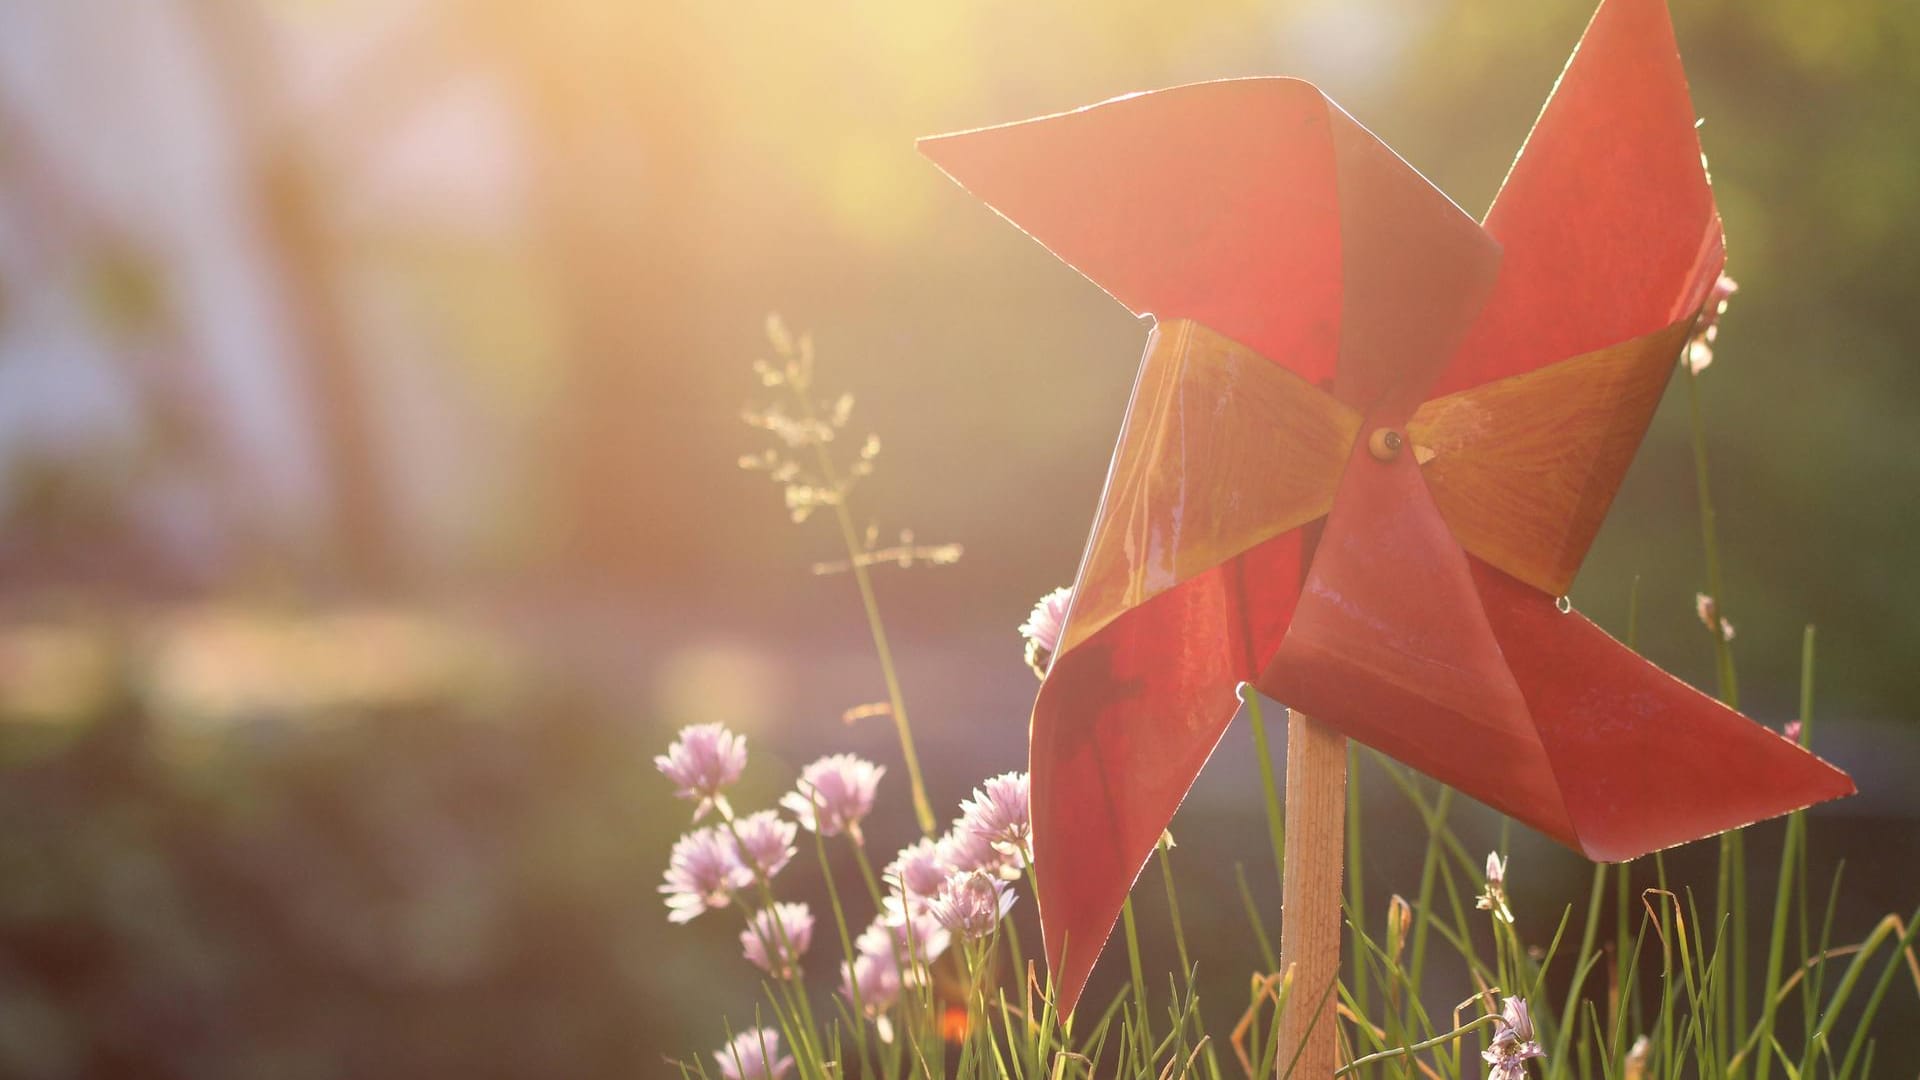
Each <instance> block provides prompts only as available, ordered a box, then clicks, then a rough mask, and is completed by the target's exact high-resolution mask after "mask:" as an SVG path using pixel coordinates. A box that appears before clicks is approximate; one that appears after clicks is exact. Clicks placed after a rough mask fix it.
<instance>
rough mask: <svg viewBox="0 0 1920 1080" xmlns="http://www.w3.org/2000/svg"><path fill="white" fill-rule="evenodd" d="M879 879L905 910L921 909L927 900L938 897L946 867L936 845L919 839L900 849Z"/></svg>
mask: <svg viewBox="0 0 1920 1080" xmlns="http://www.w3.org/2000/svg"><path fill="white" fill-rule="evenodd" d="M881 876H882V877H883V878H884V879H885V880H886V883H887V886H888V887H889V888H890V889H892V890H893V891H894V892H895V894H897V895H898V896H899V897H900V899H901V900H902V902H903V903H904V904H905V905H906V907H907V908H908V909H909V910H914V909H919V910H925V908H926V905H927V901H929V900H931V899H933V898H934V897H935V896H938V895H939V894H940V886H941V885H942V884H944V883H945V882H946V880H947V868H946V866H945V865H943V864H942V862H941V860H940V846H939V844H937V843H935V842H934V841H933V840H926V839H923V840H917V841H915V842H914V843H912V844H910V845H908V846H907V847H904V848H901V849H900V854H899V855H896V856H894V860H893V861H892V862H890V863H888V864H887V868H886V870H884V871H882V873H881Z"/></svg>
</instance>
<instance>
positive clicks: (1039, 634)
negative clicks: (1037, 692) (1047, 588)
mask: <svg viewBox="0 0 1920 1080" xmlns="http://www.w3.org/2000/svg"><path fill="white" fill-rule="evenodd" d="M1072 605H1073V589H1072V588H1071V587H1067V586H1062V587H1061V588H1058V589H1055V590H1053V591H1052V592H1050V593H1048V594H1047V595H1045V596H1043V597H1041V598H1040V599H1039V601H1038V602H1037V603H1035V604H1034V605H1033V611H1032V612H1031V613H1029V614H1028V615H1027V621H1026V622H1023V623H1021V624H1020V636H1021V637H1023V638H1025V639H1026V641H1027V666H1028V667H1030V668H1032V669H1033V673H1034V674H1035V675H1038V676H1040V677H1041V678H1043V679H1044V678H1046V677H1047V669H1048V668H1049V667H1052V666H1053V654H1054V653H1056V652H1058V651H1059V650H1060V635H1061V633H1062V632H1063V631H1065V630H1066V628H1067V609H1068V608H1069V607H1071V606H1072Z"/></svg>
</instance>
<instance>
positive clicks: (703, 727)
mask: <svg viewBox="0 0 1920 1080" xmlns="http://www.w3.org/2000/svg"><path fill="white" fill-rule="evenodd" d="M653 764H654V767H655V768H657V769H659V770H660V771H661V772H663V773H665V774H666V776H667V779H669V780H671V781H673V782H674V785H675V786H676V787H677V788H678V790H676V791H675V792H674V794H675V795H678V796H679V797H680V798H683V799H693V800H695V801H696V802H697V803H698V805H696V806H695V807H694V809H693V820H695V821H699V820H700V819H701V818H702V817H705V816H706V813H707V811H708V810H710V809H713V808H715V807H719V808H720V812H721V815H722V816H726V813H727V809H726V797H725V796H723V795H722V794H720V789H722V788H724V787H726V786H727V785H728V784H731V783H733V782H734V781H735V780H738V779H740V773H741V772H742V771H743V770H744V769H746V767H747V740H746V739H744V738H741V737H740V736H738V735H735V734H734V733H733V732H731V731H728V730H727V729H726V727H725V726H723V725H721V724H695V725H693V726H692V727H687V728H682V729H681V730H680V737H679V738H677V739H675V740H673V743H672V744H671V745H669V746H668V747H667V752H666V753H664V754H661V755H659V756H657V757H655V758H654V759H653Z"/></svg>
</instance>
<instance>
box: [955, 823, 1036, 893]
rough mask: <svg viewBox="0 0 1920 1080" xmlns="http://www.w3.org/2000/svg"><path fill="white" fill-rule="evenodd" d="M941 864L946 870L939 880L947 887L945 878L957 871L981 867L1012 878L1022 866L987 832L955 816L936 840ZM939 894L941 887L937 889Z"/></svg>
mask: <svg viewBox="0 0 1920 1080" xmlns="http://www.w3.org/2000/svg"><path fill="white" fill-rule="evenodd" d="M937 846H938V852H939V860H940V866H941V868H942V869H943V870H944V871H945V874H944V875H943V877H942V880H941V882H940V885H941V887H945V885H946V880H945V879H946V878H948V877H952V876H953V875H954V874H957V873H968V872H970V871H974V870H982V871H985V872H986V873H989V874H992V875H994V876H995V877H1004V878H1007V879H1009V880H1011V879H1013V878H1016V877H1019V876H1020V867H1019V866H1018V865H1013V864H1011V863H1010V860H1009V859H1008V858H1007V856H1006V855H1005V854H1003V853H1002V852H1001V851H1000V850H999V849H998V848H995V847H994V846H993V844H992V842H991V841H989V840H988V839H987V838H986V837H985V836H982V835H981V834H979V833H977V832H974V831H973V829H972V828H970V827H969V826H968V825H967V819H966V818H965V817H960V818H955V819H954V822H953V827H952V828H950V829H948V830H947V831H946V834H945V835H943V836H942V837H940V839H939V840H938V841H937ZM934 895H935V896H938V895H939V890H938V889H936V890H935V892H934Z"/></svg>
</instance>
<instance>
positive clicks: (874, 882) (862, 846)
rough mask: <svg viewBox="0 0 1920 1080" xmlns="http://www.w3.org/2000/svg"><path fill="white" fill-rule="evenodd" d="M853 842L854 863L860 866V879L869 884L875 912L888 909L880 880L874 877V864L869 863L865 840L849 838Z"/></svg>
mask: <svg viewBox="0 0 1920 1080" xmlns="http://www.w3.org/2000/svg"><path fill="white" fill-rule="evenodd" d="M847 839H849V840H853V861H854V862H856V863H858V864H859V865H860V877H861V878H862V879H864V880H865V881H866V883H867V895H868V896H870V897H872V898H873V910H874V911H875V912H879V911H880V910H882V909H883V908H885V907H886V904H885V902H884V901H883V900H882V897H883V896H884V895H885V894H884V893H882V892H881V891H880V879H879V878H877V877H875V876H874V873H873V863H871V862H869V861H867V845H866V843H865V842H864V841H863V840H860V839H855V838H854V837H851V836H849V837H848V838H847Z"/></svg>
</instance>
